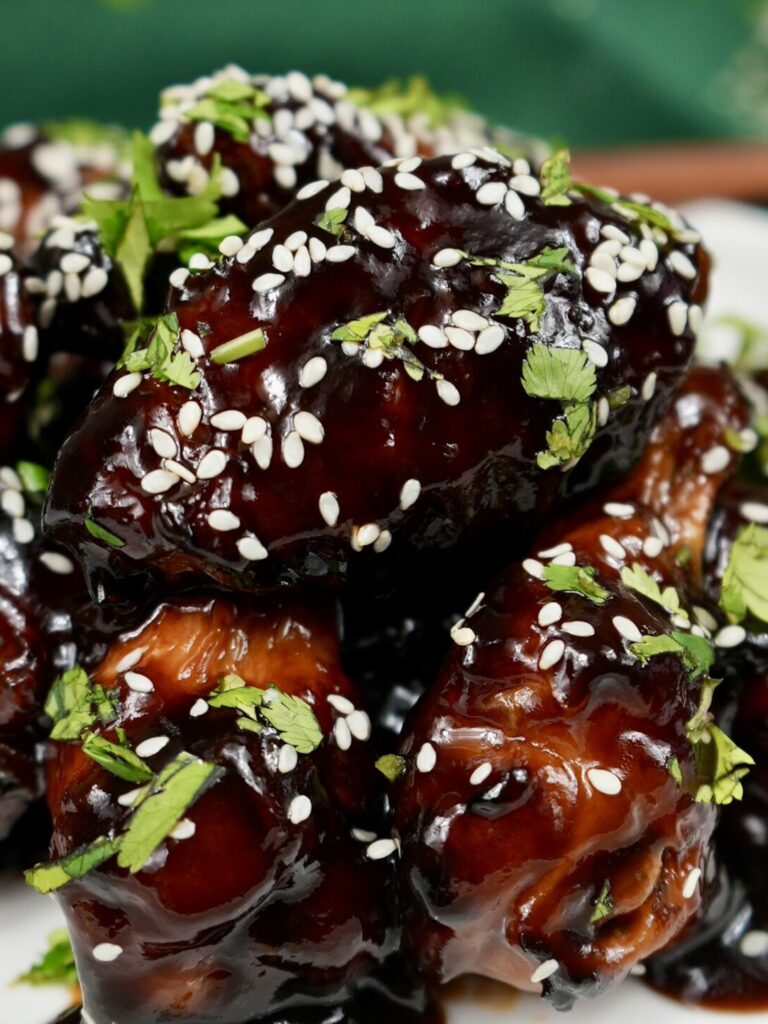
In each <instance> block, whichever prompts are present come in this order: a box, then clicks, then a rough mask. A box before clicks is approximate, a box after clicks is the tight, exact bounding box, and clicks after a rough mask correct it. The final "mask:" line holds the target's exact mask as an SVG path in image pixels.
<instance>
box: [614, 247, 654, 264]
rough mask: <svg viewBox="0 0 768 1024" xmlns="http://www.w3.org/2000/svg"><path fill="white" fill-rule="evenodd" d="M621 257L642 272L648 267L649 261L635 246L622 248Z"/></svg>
mask: <svg viewBox="0 0 768 1024" xmlns="http://www.w3.org/2000/svg"><path fill="white" fill-rule="evenodd" d="M619 255H620V256H621V258H622V260H623V261H624V262H625V263H631V264H633V265H634V266H636V267H640V269H641V270H645V269H646V267H647V260H646V258H645V256H644V255H643V253H642V252H641V251H640V249H638V248H637V247H636V246H634V245H625V246H623V247H622V248H621V250H620V253H619Z"/></svg>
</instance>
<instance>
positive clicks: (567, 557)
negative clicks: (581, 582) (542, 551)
mask: <svg viewBox="0 0 768 1024" xmlns="http://www.w3.org/2000/svg"><path fill="white" fill-rule="evenodd" d="M552 565H576V554H575V553H574V552H573V551H563V552H562V553H561V554H559V555H555V557H554V558H553V559H552Z"/></svg>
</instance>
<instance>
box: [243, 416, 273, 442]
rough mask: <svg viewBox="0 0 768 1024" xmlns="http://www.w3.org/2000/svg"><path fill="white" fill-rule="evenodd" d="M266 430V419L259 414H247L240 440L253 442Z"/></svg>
mask: <svg viewBox="0 0 768 1024" xmlns="http://www.w3.org/2000/svg"><path fill="white" fill-rule="evenodd" d="M266 432H267V421H266V420H265V419H263V417H261V416H249V417H248V419H247V420H246V421H245V423H244V424H243V429H242V432H241V434H240V440H241V441H242V442H243V444H253V443H254V441H258V440H259V438H260V437H264V435H265V434H266Z"/></svg>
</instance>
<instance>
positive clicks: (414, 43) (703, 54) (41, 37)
mask: <svg viewBox="0 0 768 1024" xmlns="http://www.w3.org/2000/svg"><path fill="white" fill-rule="evenodd" d="M0 11H2V28H3V33H2V39H3V46H2V52H3V62H2V71H0V75H1V76H2V81H3V85H4V87H3V88H2V89H1V90H0V122H1V123H6V122H10V121H15V120H26V119H35V118H42V117H59V116H68V115H76V114H82V115H90V116H93V117H98V118H107V119H109V118H111V119H113V120H117V121H122V122H125V123H127V124H130V125H138V126H146V125H148V124H150V123H151V121H152V119H153V112H154V110H155V108H156V95H157V92H158V91H159V89H160V88H161V87H162V86H164V85H166V84H169V83H170V82H173V81H186V80H189V79H190V78H193V77H195V76H197V75H199V74H201V73H203V72H205V71H208V70H211V69H213V68H216V67H218V66H220V65H222V64H224V63H228V62H230V61H234V62H237V63H240V64H242V65H243V66H245V67H247V68H249V69H250V70H254V71H255V70H261V71H283V70H288V69H290V68H292V67H300V68H302V69H304V70H306V71H310V72H314V71H321V70H322V71H326V72H328V73H329V74H331V75H334V76H336V77H339V78H341V79H343V80H345V81H348V82H355V83H360V84H364V85H372V84H375V83H377V82H379V81H381V80H382V79H385V78H388V77H391V76H407V75H410V74H413V73H414V72H425V73H426V74H427V75H428V76H429V77H430V79H431V80H432V82H433V83H434V85H435V86H436V88H438V89H440V90H445V91H454V92H459V93H461V94H463V95H464V96H466V97H467V98H468V99H469V100H470V101H471V102H472V103H473V104H474V105H475V106H476V107H477V108H478V109H479V110H482V111H483V112H485V113H487V114H489V115H491V116H492V117H494V118H496V119H498V120H500V121H504V122H506V123H508V124H511V125H513V126H515V127H519V128H521V129H524V130H527V131H531V132H535V133H538V134H541V135H545V136H555V137H562V138H567V139H568V140H569V141H570V142H571V143H573V144H576V145H587V144H589V145H594V144H603V143H613V142H629V141H638V142H640V141H648V140H653V139H680V138H703V137H708V138H711V137H718V136H719V137H726V136H730V137H733V136H744V135H749V134H762V133H763V132H764V130H765V128H766V125H768V80H766V75H768V70H766V69H768V45H767V44H766V39H768V16H766V15H765V12H764V11H763V10H762V5H761V4H760V3H758V2H755V0H752V2H750V0H440V2H433V0H384V2H380V0H379V2H370V0H357V2H351V0H322V2H307V0H1V2H0Z"/></svg>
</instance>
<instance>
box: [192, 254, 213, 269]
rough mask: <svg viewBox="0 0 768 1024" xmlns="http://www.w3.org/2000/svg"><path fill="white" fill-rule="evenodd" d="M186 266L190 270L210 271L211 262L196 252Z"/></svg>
mask: <svg viewBox="0 0 768 1024" xmlns="http://www.w3.org/2000/svg"><path fill="white" fill-rule="evenodd" d="M187 266H188V267H189V269H190V270H210V269H211V267H212V266H213V261H212V260H209V259H208V257H207V256H206V255H205V253H204V252H196V253H193V255H192V256H191V257H190V258H189V262H188V264H187Z"/></svg>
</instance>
